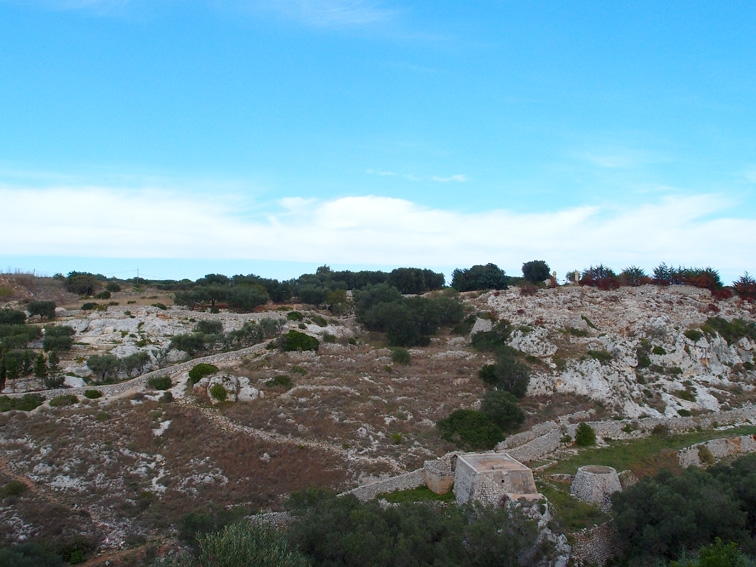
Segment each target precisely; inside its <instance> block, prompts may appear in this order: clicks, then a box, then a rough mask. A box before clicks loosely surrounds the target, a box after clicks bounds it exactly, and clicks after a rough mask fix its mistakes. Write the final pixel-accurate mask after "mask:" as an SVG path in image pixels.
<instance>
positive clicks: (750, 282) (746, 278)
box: [732, 272, 756, 301]
mask: <svg viewBox="0 0 756 567" xmlns="http://www.w3.org/2000/svg"><path fill="white" fill-rule="evenodd" d="M732 287H733V288H734V289H735V293H736V294H738V297H740V298H741V299H744V300H746V301H756V280H754V279H753V277H751V276H750V275H749V274H748V272H746V273H744V274H743V275H742V276H740V278H738V280H737V281H736V282H735V283H734V284H733V286H732Z"/></svg>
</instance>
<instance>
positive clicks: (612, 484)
mask: <svg viewBox="0 0 756 567" xmlns="http://www.w3.org/2000/svg"><path fill="white" fill-rule="evenodd" d="M621 490H622V485H621V484H620V481H619V476H618V475H617V471H616V470H614V469H613V468H612V467H605V466H602V465H587V466H584V467H580V468H579V469H578V472H577V474H576V475H575V479H574V480H573V481H572V486H571V487H570V493H571V494H572V495H573V496H574V497H575V498H579V499H580V500H583V501H584V502H590V503H591V504H596V505H598V506H599V507H600V508H601V509H602V510H604V511H607V510H609V509H610V508H611V507H612V501H611V496H612V494H614V493H615V492H619V491H621Z"/></svg>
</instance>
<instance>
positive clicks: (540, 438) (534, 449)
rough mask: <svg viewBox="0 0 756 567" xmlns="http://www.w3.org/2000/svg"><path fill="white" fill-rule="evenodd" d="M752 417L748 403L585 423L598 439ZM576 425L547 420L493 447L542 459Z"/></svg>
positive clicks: (526, 458)
mask: <svg viewBox="0 0 756 567" xmlns="http://www.w3.org/2000/svg"><path fill="white" fill-rule="evenodd" d="M755 420H756V406H753V405H748V406H745V407H743V408H739V409H733V410H728V411H723V412H717V413H711V414H706V415H701V416H696V417H661V418H654V417H648V418H640V419H634V420H618V421H615V420H612V421H586V423H587V424H588V425H590V426H591V427H592V428H593V430H594V431H595V432H596V437H598V438H602V437H607V438H611V439H638V438H640V437H647V436H648V435H650V434H651V431H653V429H654V427H656V426H658V425H662V426H665V427H668V428H669V429H670V430H671V431H688V430H691V429H695V428H697V427H701V428H703V429H711V428H714V427H716V426H727V425H734V424H736V423H743V422H754V421H755ZM628 425H629V426H630V427H629V428H628ZM577 427H578V424H574V423H573V424H568V425H561V426H560V425H559V424H558V423H557V422H555V421H547V422H544V423H541V424H538V425H537V426H535V427H534V428H533V429H531V430H530V431H526V432H523V433H518V434H517V435H512V436H511V437H509V438H508V439H507V440H505V441H503V442H501V443H499V444H498V445H497V447H496V450H497V451H506V452H507V453H509V454H510V455H512V456H513V457H514V458H515V459H517V460H518V461H524V462H528V461H533V460H537V459H542V458H544V457H546V456H548V455H549V454H550V453H552V452H553V451H555V450H556V449H558V448H559V447H560V445H561V438H562V436H563V435H564V434H565V433H566V434H567V435H570V436H571V437H572V438H574V437H575V432H576V430H577Z"/></svg>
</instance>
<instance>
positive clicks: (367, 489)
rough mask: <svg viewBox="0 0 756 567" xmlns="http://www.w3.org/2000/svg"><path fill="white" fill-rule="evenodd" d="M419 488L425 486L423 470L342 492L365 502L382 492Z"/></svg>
mask: <svg viewBox="0 0 756 567" xmlns="http://www.w3.org/2000/svg"><path fill="white" fill-rule="evenodd" d="M419 486H425V471H424V470H423V469H417V470H416V471H412V472H409V473H406V474H402V475H399V476H395V477H392V478H387V479H386V480H379V481H377V482H373V483H371V484H365V485H363V486H358V487H357V488H354V489H352V490H348V491H347V492H344V494H354V495H355V496H356V497H357V498H358V499H360V500H361V501H363V502H365V501H367V500H372V499H373V498H375V497H376V496H378V495H379V494H383V493H384V492H394V491H395V490H410V489H412V488H417V487H419Z"/></svg>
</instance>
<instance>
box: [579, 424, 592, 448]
mask: <svg viewBox="0 0 756 567" xmlns="http://www.w3.org/2000/svg"><path fill="white" fill-rule="evenodd" d="M575 444H576V445H578V446H579V447H590V446H591V445H595V444H596V432H595V431H594V430H593V428H592V427H591V426H590V425H588V424H587V423H581V424H580V425H578V427H577V431H576V432H575Z"/></svg>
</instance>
